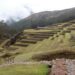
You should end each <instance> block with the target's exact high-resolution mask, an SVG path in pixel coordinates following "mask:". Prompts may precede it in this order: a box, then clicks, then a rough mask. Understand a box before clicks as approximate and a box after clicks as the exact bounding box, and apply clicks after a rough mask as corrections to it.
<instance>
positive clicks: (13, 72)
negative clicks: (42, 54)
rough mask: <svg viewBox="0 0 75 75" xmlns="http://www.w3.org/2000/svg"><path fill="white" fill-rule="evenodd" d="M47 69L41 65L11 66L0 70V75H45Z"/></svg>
mask: <svg viewBox="0 0 75 75" xmlns="http://www.w3.org/2000/svg"><path fill="white" fill-rule="evenodd" d="M47 73H48V67H47V66H46V65H43V64H42V65H41V64H33V65H31V64H30V65H12V66H7V67H1V68H0V75H47Z"/></svg>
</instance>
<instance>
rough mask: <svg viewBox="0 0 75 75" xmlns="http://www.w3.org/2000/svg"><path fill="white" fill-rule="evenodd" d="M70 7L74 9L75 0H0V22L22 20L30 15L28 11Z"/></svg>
mask: <svg viewBox="0 0 75 75" xmlns="http://www.w3.org/2000/svg"><path fill="white" fill-rule="evenodd" d="M28 7H29V9H27V8H28ZM72 7H75V0H0V20H1V19H4V20H6V19H8V17H13V18H24V17H26V16H28V15H29V14H30V13H29V12H30V10H33V12H35V13H36V12H41V11H52V10H62V9H67V8H72Z"/></svg>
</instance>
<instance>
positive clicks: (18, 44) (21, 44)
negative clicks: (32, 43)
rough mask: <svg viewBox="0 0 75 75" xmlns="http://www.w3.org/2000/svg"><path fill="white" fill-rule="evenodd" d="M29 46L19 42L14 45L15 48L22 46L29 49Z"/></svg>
mask: <svg viewBox="0 0 75 75" xmlns="http://www.w3.org/2000/svg"><path fill="white" fill-rule="evenodd" d="M28 45H29V44H27V43H20V42H19V43H18V42H16V43H15V44H13V46H21V47H27V46H28Z"/></svg>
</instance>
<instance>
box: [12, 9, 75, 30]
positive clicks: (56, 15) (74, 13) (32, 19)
mask: <svg viewBox="0 0 75 75" xmlns="http://www.w3.org/2000/svg"><path fill="white" fill-rule="evenodd" d="M73 19H75V8H70V9H65V10H60V11H44V12H39V13H34V14H32V15H31V16H29V17H27V18H25V19H22V20H20V21H19V22H17V23H14V24H13V26H12V28H15V26H16V30H19V29H24V28H30V27H32V28H36V27H37V26H47V25H52V24H54V23H60V22H65V21H69V20H73Z"/></svg>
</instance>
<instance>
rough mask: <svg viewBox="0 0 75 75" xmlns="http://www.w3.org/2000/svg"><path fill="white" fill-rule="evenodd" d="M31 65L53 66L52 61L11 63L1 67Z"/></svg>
mask: <svg viewBox="0 0 75 75" xmlns="http://www.w3.org/2000/svg"><path fill="white" fill-rule="evenodd" d="M29 64H46V65H51V61H39V62H37V61H31V62H30V61H26V62H14V63H13V62H9V63H4V64H1V65H0V67H7V66H12V65H29Z"/></svg>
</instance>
